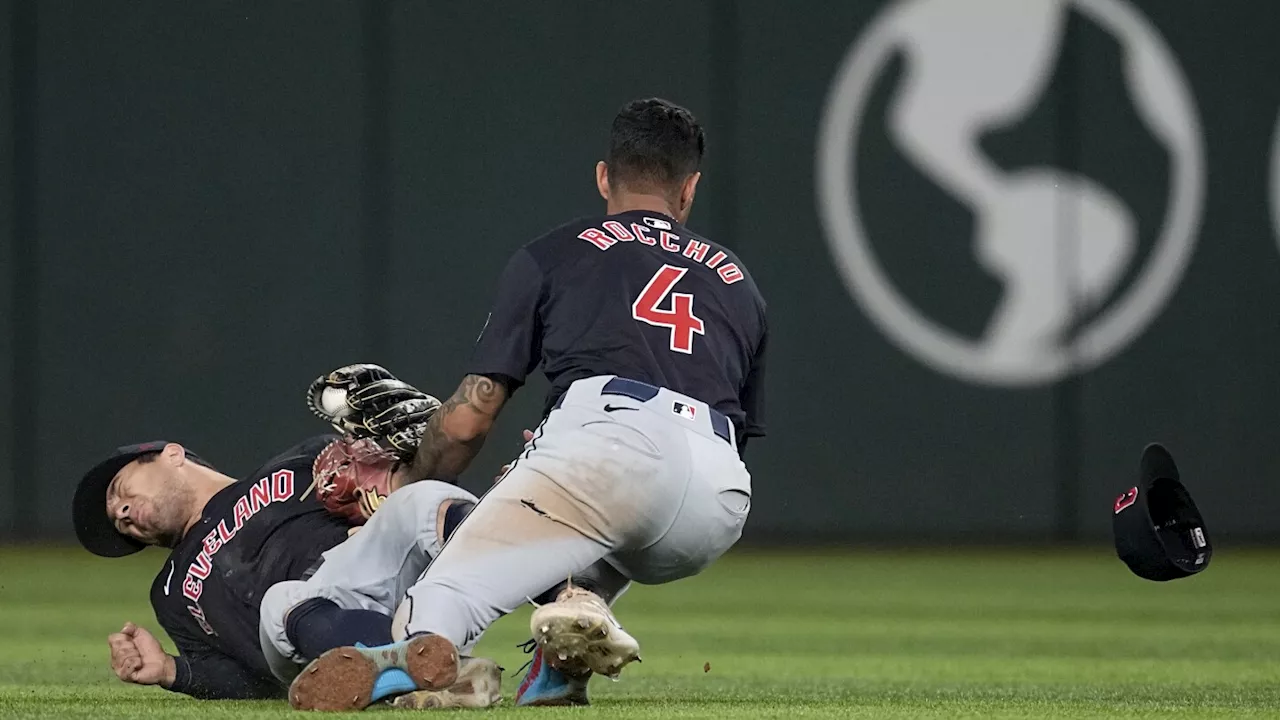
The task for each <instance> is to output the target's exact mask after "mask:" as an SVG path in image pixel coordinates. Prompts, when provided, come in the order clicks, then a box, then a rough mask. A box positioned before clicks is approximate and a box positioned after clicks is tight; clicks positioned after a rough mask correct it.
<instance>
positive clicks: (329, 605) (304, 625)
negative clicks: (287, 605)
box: [284, 598, 391, 660]
mask: <svg viewBox="0 0 1280 720" xmlns="http://www.w3.org/2000/svg"><path fill="white" fill-rule="evenodd" d="M284 634H285V637H287V638H289V642H291V643H293V646H294V647H295V648H297V649H298V652H299V653H300V654H302V656H303V657H305V658H307V659H309V660H314V659H315V658H318V657H320V656H321V655H323V654H324V652H325V651H326V650H332V649H333V648H336V647H344V646H346V645H355V644H356V643H362V644H364V645H365V646H366V647H373V646H375V645H388V644H390V643H391V618H390V617H388V616H386V615H383V614H382V613H380V612H374V611H373V610H343V609H342V608H340V607H338V605H337V603H335V602H333V601H332V600H328V599H325V598H312V599H310V600H307V601H305V602H301V603H299V604H298V605H297V606H296V607H294V608H293V610H290V611H289V618H288V620H287V621H285V626H284Z"/></svg>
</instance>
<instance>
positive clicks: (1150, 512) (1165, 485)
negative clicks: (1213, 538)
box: [1112, 443, 1213, 582]
mask: <svg viewBox="0 0 1280 720" xmlns="http://www.w3.org/2000/svg"><path fill="white" fill-rule="evenodd" d="M1112 529H1113V530H1114V532H1115V541H1116V554H1117V555H1119V556H1120V559H1121V560H1123V561H1124V564H1125V565H1128V566H1129V569H1130V570H1132V571H1133V574H1135V575H1137V576H1138V577H1140V578H1145V579H1147V580H1154V581H1156V582H1164V581H1166V580H1177V579H1178V578H1184V577H1187V576H1190V575H1194V574H1196V573H1198V572H1200V571H1201V570H1204V569H1205V568H1206V567H1208V566H1209V560H1210V559H1211V558H1212V557H1213V546H1212V545H1211V544H1210V542H1209V533H1208V531H1207V530H1206V529H1205V526H1204V518H1203V517H1202V516H1201V515H1200V510H1199V509H1198V508H1196V504H1195V502H1194V501H1193V500H1192V499H1191V493H1189V492H1188V491H1187V488H1186V487H1185V486H1184V485H1183V484H1182V479H1181V477H1180V476H1179V474H1178V466H1177V465H1176V464H1175V463H1174V462H1173V455H1171V454H1170V453H1169V451H1168V450H1166V449H1165V448H1164V446H1162V445H1160V444H1159V443H1151V444H1150V445H1148V446H1147V447H1146V448H1145V449H1143V451H1142V460H1141V462H1140V464H1139V466H1138V484H1137V485H1134V486H1133V487H1131V488H1129V489H1128V490H1126V491H1124V492H1123V493H1121V494H1120V497H1118V498H1116V502H1115V506H1114V514H1113V515H1112Z"/></svg>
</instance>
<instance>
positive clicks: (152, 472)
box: [107, 453, 192, 547]
mask: <svg viewBox="0 0 1280 720" xmlns="http://www.w3.org/2000/svg"><path fill="white" fill-rule="evenodd" d="M191 495H192V492H191V489H190V488H189V487H187V485H186V483H185V482H184V481H183V478H182V477H181V476H180V474H179V473H178V471H177V468H176V467H174V465H173V464H172V463H171V462H169V461H168V460H167V458H166V456H165V454H163V453H162V454H161V455H160V456H159V457H157V458H155V459H153V460H151V461H150V462H145V463H142V462H138V461H137V460H135V461H133V462H131V463H129V464H128V465H125V466H124V468H122V469H121V470H120V472H119V473H117V474H116V477H115V479H114V480H112V481H111V485H110V486H108V488H107V517H108V518H110V519H111V521H112V523H114V524H115V526H116V530H118V531H119V532H121V533H122V534H124V535H128V536H129V537H131V538H134V539H135V540H139V541H141V542H144V543H147V544H148V545H162V546H164V547H173V546H174V545H175V544H177V542H178V540H180V539H181V538H182V534H183V532H184V531H185V530H186V525H187V519H188V516H189V511H190V505H191V502H190V501H191Z"/></svg>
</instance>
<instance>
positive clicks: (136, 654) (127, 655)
mask: <svg viewBox="0 0 1280 720" xmlns="http://www.w3.org/2000/svg"><path fill="white" fill-rule="evenodd" d="M107 644H108V645H109V646H110V647H111V669H112V670H114V671H115V673H116V677H118V678H120V679H121V680H123V681H125V682H130V683H137V684H138V685H162V686H164V687H169V686H170V685H173V680H174V677H175V676H176V674H177V666H176V665H175V664H174V662H173V658H172V657H170V656H169V655H168V654H167V653H165V651H164V648H162V647H160V641H159V640H156V638H155V636H154V635H152V634H151V633H150V632H147V631H146V630H145V629H143V628H140V627H138V626H137V625H134V624H133V623H125V624H124V627H123V628H121V629H120V632H118V633H112V634H111V635H109V636H107Z"/></svg>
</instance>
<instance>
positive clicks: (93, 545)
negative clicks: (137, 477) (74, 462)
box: [71, 440, 213, 557]
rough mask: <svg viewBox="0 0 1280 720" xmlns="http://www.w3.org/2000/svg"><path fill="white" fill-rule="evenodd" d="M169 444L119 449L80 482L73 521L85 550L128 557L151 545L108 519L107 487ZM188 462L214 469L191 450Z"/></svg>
mask: <svg viewBox="0 0 1280 720" xmlns="http://www.w3.org/2000/svg"><path fill="white" fill-rule="evenodd" d="M168 444H169V443H168V441H166V440H153V441H151V442H145V443H138V444H137V445H125V446H123V447H118V448H116V451H115V452H114V453H112V454H111V456H110V457H108V458H107V459H106V460H103V461H102V462H100V463H98V464H97V465H94V466H93V468H91V469H90V470H89V472H87V473H85V474H84V477H83V478H81V479H80V484H79V485H78V486H77V487H76V495H75V498H73V499H72V501H71V522H72V523H74V524H75V528H76V539H78V540H79V541H80V544H81V545H82V546H84V549H85V550H88V551H89V552H91V553H93V554H94V555H101V556H102V557H124V556H125V555H132V554H133V553H136V552H138V551H139V550H142V549H143V548H145V547H146V546H147V545H146V543H143V542H139V541H137V540H135V539H133V538H131V537H129V536H128V535H123V534H121V533H120V532H119V531H118V530H116V526H115V524H113V523H112V522H111V520H110V518H108V517H107V488H108V487H110V485H111V481H112V480H113V479H115V476H116V473H118V472H120V469H121V468H123V467H124V466H125V465H128V464H129V463H131V462H133V461H134V460H137V459H138V458H139V457H142V456H143V455H146V454H148V453H154V452H159V451H161V450H163V449H164V446H165V445H168ZM187 459H188V460H191V461H192V462H196V463H199V464H201V465H204V466H205V467H213V466H212V465H210V464H209V463H207V462H205V461H204V460H201V459H200V457H199V456H198V455H196V454H195V453H193V452H191V451H190V450H187Z"/></svg>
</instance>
